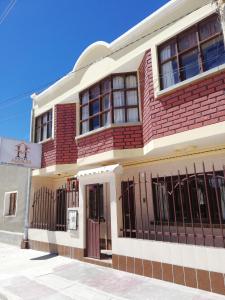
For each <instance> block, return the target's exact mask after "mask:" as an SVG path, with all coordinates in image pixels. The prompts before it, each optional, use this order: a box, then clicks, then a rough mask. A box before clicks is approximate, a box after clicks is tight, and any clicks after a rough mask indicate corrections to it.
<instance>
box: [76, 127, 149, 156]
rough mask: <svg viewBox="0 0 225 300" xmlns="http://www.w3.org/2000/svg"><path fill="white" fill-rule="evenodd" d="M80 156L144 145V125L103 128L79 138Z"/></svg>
mask: <svg viewBox="0 0 225 300" xmlns="http://www.w3.org/2000/svg"><path fill="white" fill-rule="evenodd" d="M77 147H78V157H85V156H89V155H94V154H97V153H101V152H106V151H109V150H119V149H132V148H142V147H143V137H142V126H141V125H137V126H124V127H115V128H109V129H106V130H103V131H101V132H98V133H95V134H93V135H89V136H87V137H83V138H80V139H78V140H77Z"/></svg>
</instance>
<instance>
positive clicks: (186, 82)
mask: <svg viewBox="0 0 225 300" xmlns="http://www.w3.org/2000/svg"><path fill="white" fill-rule="evenodd" d="M224 69H225V64H222V65H220V66H218V67H215V68H213V69H211V70H208V71H206V72H204V73H201V74H198V75H196V76H194V77H191V78H189V79H186V80H184V81H182V82H179V83H177V84H175V85H173V86H171V87H168V88H166V89H164V90H161V91H158V92H156V99H160V98H161V97H163V96H165V95H168V94H170V93H173V92H174V91H176V90H177V89H180V88H182V87H185V86H187V85H190V84H192V83H194V82H197V81H199V80H201V79H203V78H205V77H208V76H210V75H212V74H216V73H218V72H220V71H223V70H224Z"/></svg>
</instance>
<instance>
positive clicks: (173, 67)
mask: <svg viewBox="0 0 225 300" xmlns="http://www.w3.org/2000/svg"><path fill="white" fill-rule="evenodd" d="M161 71H162V73H161V82H162V88H163V89H165V88H168V87H170V86H172V85H174V84H176V83H178V82H179V75H178V67H177V62H176V60H171V61H169V62H167V63H164V64H163V65H162V66H161Z"/></svg>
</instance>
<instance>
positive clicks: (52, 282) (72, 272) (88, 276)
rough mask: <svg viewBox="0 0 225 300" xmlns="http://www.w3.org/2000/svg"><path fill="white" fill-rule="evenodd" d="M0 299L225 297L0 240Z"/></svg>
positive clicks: (186, 299)
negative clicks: (20, 246)
mask: <svg viewBox="0 0 225 300" xmlns="http://www.w3.org/2000/svg"><path fill="white" fill-rule="evenodd" d="M0 299H9V300H10V299H13V300H14V299H15V300H21V299H23V300H31V299H32V300H39V299H40V300H42V299H45V300H71V299H76V300H123V299H132V300H147V299H149V300H172V299H173V300H219V299H221V300H222V299H223V300H224V299H225V297H223V296H219V295H216V294H211V293H207V292H204V291H198V290H195V289H191V288H186V287H183V286H179V285H174V284H170V283H165V282H162V281H159V280H155V279H149V278H145V277H141V276H137V275H133V274H128V273H125V272H121V271H117V270H113V269H110V268H104V267H99V266H94V265H91V264H88V263H83V262H79V261H75V260H71V259H69V258H64V257H60V256H54V255H48V254H46V253H43V252H39V251H34V250H21V249H18V248H17V247H14V246H9V245H5V244H0Z"/></svg>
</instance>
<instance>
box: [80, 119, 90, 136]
mask: <svg viewBox="0 0 225 300" xmlns="http://www.w3.org/2000/svg"><path fill="white" fill-rule="evenodd" d="M88 131H89V121H85V122H82V123H81V134H83V133H86V132H88Z"/></svg>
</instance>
